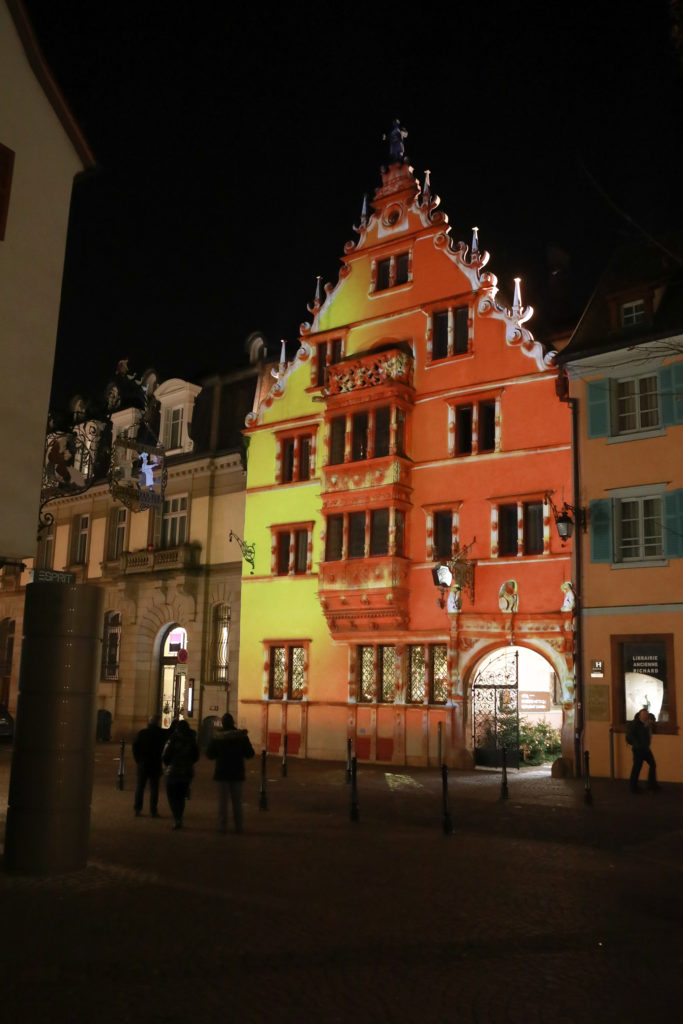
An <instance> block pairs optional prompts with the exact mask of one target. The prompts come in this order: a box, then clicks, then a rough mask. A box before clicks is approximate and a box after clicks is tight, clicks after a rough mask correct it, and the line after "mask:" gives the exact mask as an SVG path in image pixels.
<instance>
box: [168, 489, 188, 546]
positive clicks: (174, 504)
mask: <svg viewBox="0 0 683 1024" xmlns="http://www.w3.org/2000/svg"><path fill="white" fill-rule="evenodd" d="M188 519H189V498H188V496H187V494H173V495H169V497H167V498H165V499H164V503H163V505H162V508H161V547H162V549H164V550H168V549H169V548H177V547H180V546H181V545H182V544H186V543H187V538H188Z"/></svg>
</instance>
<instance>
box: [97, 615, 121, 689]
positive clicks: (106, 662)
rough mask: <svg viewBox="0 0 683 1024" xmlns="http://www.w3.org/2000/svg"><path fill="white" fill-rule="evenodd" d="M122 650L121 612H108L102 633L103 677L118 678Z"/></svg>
mask: <svg viewBox="0 0 683 1024" xmlns="http://www.w3.org/2000/svg"><path fill="white" fill-rule="evenodd" d="M120 650H121V612H106V614H105V616H104V631H103V633H102V672H101V677H102V679H105V680H110V681H116V680H118V678H119V661H120Z"/></svg>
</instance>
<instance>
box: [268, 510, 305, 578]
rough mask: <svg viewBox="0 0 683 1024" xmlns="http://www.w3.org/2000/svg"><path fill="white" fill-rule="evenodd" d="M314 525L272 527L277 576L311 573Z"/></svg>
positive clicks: (299, 524) (274, 566) (272, 554)
mask: <svg viewBox="0 0 683 1024" xmlns="http://www.w3.org/2000/svg"><path fill="white" fill-rule="evenodd" d="M312 539H313V523H287V524H283V525H280V524H278V525H277V526H273V527H271V556H272V559H271V561H272V571H273V573H274V574H275V575H276V576H300V575H303V574H304V573H307V572H311V570H312V560H311V547H312Z"/></svg>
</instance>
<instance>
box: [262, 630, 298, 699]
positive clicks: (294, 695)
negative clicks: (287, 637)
mask: <svg viewBox="0 0 683 1024" xmlns="http://www.w3.org/2000/svg"><path fill="white" fill-rule="evenodd" d="M267 652H268V699H269V700H280V701H300V700H303V699H304V697H305V695H306V688H307V676H308V650H307V644H306V643H302V642H301V641H296V640H293V641H283V642H279V643H272V644H267Z"/></svg>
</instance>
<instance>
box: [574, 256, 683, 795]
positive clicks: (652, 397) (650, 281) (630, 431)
mask: <svg viewBox="0 0 683 1024" xmlns="http://www.w3.org/2000/svg"><path fill="white" fill-rule="evenodd" d="M667 250H668V251H667ZM672 250H673V251H676V250H677V251H680V238H679V239H675V240H673V241H668V243H667V246H666V247H664V246H657V245H654V244H646V243H639V244H635V243H633V244H630V245H628V246H625V247H624V248H623V249H621V250H620V251H619V252H617V253H616V254H615V256H614V258H613V259H612V261H611V262H610V265H609V266H608V267H607V269H606V271H605V273H604V275H603V277H602V279H601V281H600V282H599V285H598V287H597V288H596V290H595V293H594V295H593V297H592V299H591V301H590V303H589V304H588V306H587V308H586V310H585V312H584V315H583V317H582V318H581V320H580V322H579V324H578V326H577V328H576V330H575V331H574V334H573V336H572V338H571V340H570V342H569V344H568V345H567V347H566V349H564V351H563V352H562V354H561V357H560V360H561V362H563V363H564V364H565V365H566V367H567V370H568V376H569V389H570V395H571V396H572V397H573V399H575V401H576V404H577V410H578V421H579V444H578V453H579V479H580V486H579V496H580V501H579V502H577V504H579V505H580V510H579V511H580V514H581V513H583V515H584V516H585V518H586V520H587V525H588V533H587V535H586V540H585V542H583V543H582V544H581V545H580V551H581V553H582V556H581V566H580V575H581V577H582V579H583V585H582V591H583V594H584V598H583V601H582V603H581V636H582V648H583V659H582V660H583V679H584V681H585V682H584V690H585V702H584V703H585V716H584V717H585V730H584V746H585V748H586V749H587V750H589V751H590V759H591V771H592V772H593V774H596V775H609V774H610V773H611V771H612V770H613V771H614V774H615V775H616V777H620V778H624V777H627V776H628V774H629V772H630V769H631V752H630V748H629V747H628V746H627V745H626V742H625V732H626V726H627V723H628V721H630V720H631V719H632V718H633V716H634V715H635V714H636V712H637V711H638V710H639V709H640V708H641V707H648V709H649V710H650V712H651V713H652V714H653V715H654V716H655V719H656V724H655V728H654V739H653V751H654V753H655V757H656V759H657V766H658V774H659V775H660V777H661V778H663V779H665V780H666V779H669V780H674V781H676V782H683V758H682V757H681V738H680V735H679V726H678V718H679V716H680V714H681V709H683V687H682V686H681V666H683V601H682V600H681V597H682V595H683V458H682V457H681V451H682V450H683V339H682V333H681V332H682V330H683V274H682V273H681V269H680V260H676V259H675V258H672V256H671V251H672ZM578 550H579V547H578V546H577V551H578Z"/></svg>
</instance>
